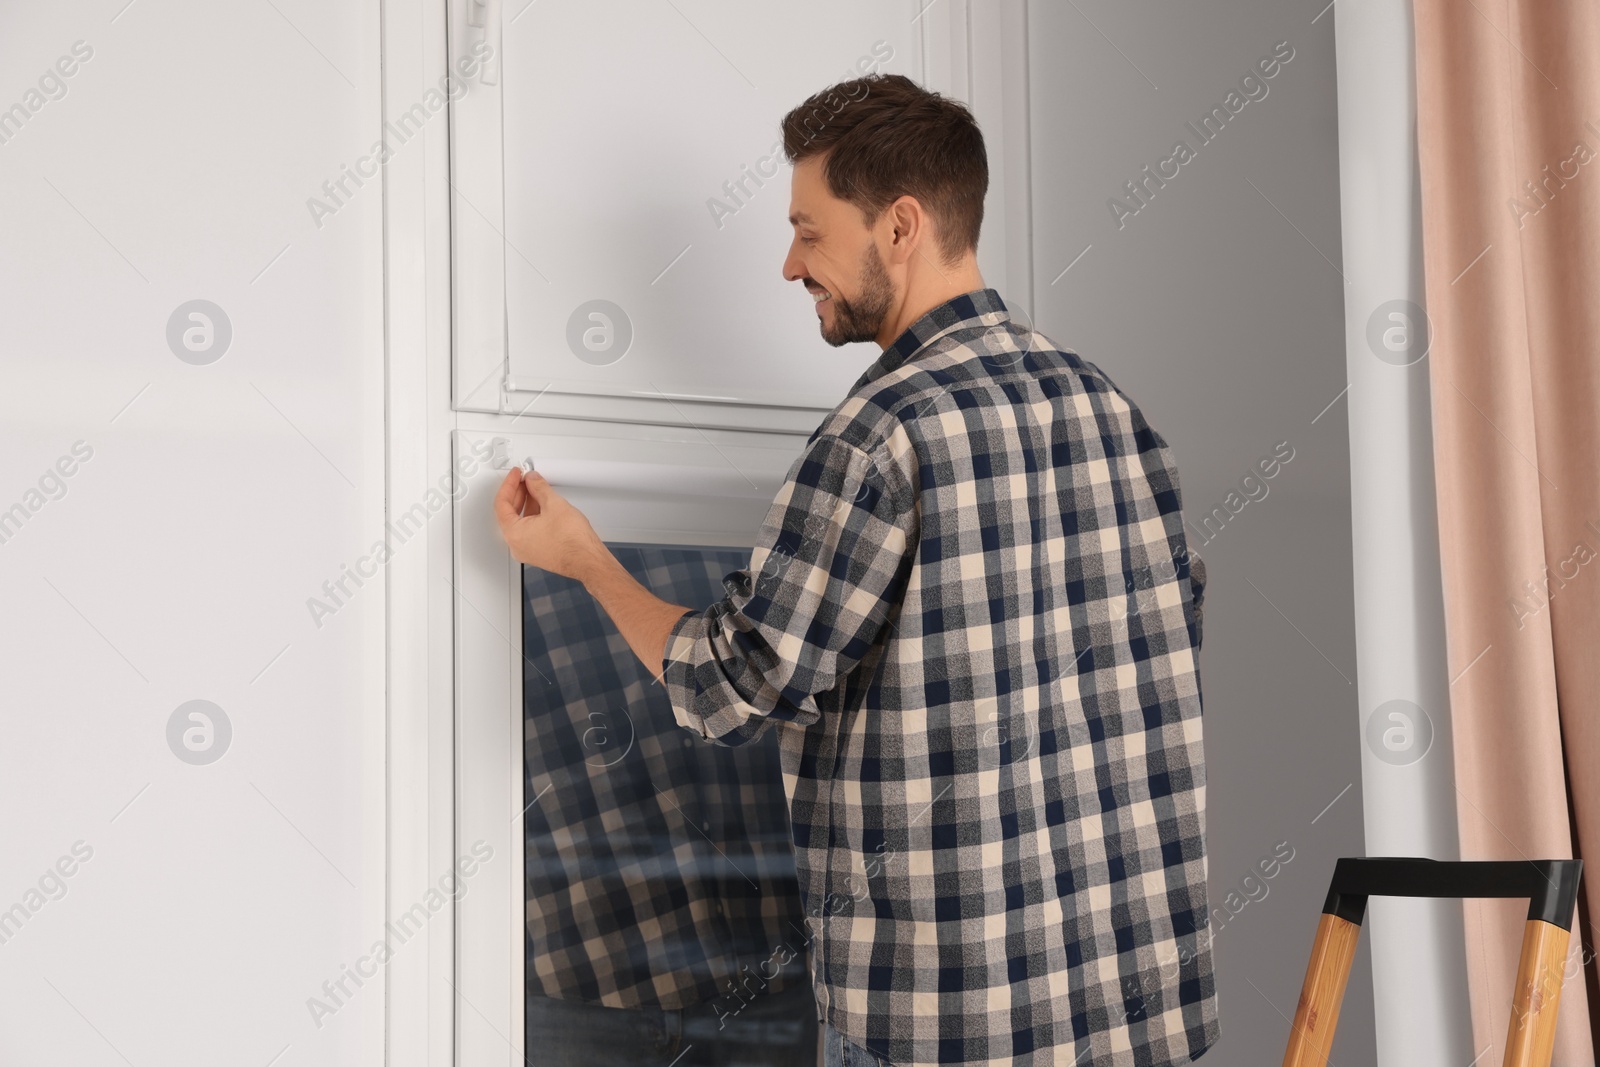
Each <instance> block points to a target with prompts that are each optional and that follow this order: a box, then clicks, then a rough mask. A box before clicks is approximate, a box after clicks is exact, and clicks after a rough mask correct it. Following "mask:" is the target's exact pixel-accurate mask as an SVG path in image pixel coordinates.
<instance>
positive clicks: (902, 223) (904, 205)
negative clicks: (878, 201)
mask: <svg viewBox="0 0 1600 1067" xmlns="http://www.w3.org/2000/svg"><path fill="white" fill-rule="evenodd" d="M887 210H888V213H889V223H890V226H889V229H890V231H891V237H890V242H889V247H890V259H891V261H892V262H895V263H904V262H906V261H907V260H909V259H910V258H911V255H912V253H913V252H914V251H915V250H916V247H917V245H918V244H919V243H921V242H922V240H923V239H924V237H925V236H926V234H925V230H926V228H927V215H926V214H924V213H923V210H922V205H921V204H919V203H917V200H916V197H913V196H909V195H907V196H902V197H901V198H900V199H898V200H896V201H895V202H894V203H892V204H890V205H889V207H888V209H887Z"/></svg>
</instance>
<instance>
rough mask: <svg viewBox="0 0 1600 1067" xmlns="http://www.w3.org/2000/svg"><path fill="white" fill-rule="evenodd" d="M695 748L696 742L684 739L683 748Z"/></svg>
mask: <svg viewBox="0 0 1600 1067" xmlns="http://www.w3.org/2000/svg"><path fill="white" fill-rule="evenodd" d="M693 746H694V742H693V741H691V740H689V739H688V738H687V737H685V738H684V739H683V747H684V748H692V747H693Z"/></svg>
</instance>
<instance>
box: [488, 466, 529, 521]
mask: <svg viewBox="0 0 1600 1067" xmlns="http://www.w3.org/2000/svg"><path fill="white" fill-rule="evenodd" d="M521 473H522V472H521V471H519V470H510V471H507V472H506V477H505V481H503V482H501V483H500V491H499V492H497V493H496V494H495V495H494V513H495V517H496V518H498V519H499V520H500V525H501V526H502V527H505V526H509V525H510V524H511V523H513V522H515V521H516V520H517V519H518V518H520V517H521V515H522V510H523V507H524V505H525V504H526V503H527V500H528V491H527V489H525V488H524V487H523V484H522V478H521V477H520V475H521Z"/></svg>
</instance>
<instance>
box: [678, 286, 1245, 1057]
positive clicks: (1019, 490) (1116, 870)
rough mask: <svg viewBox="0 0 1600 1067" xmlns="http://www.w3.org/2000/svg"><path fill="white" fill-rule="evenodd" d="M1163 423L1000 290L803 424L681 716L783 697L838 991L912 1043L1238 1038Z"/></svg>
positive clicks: (909, 338)
mask: <svg viewBox="0 0 1600 1067" xmlns="http://www.w3.org/2000/svg"><path fill="white" fill-rule="evenodd" d="M1194 560H1195V557H1192V556H1191V555H1190V554H1189V552H1188V549H1187V545H1186V541H1185V537H1184V531H1183V521H1182V516H1181V513H1180V497H1179V487H1178V477H1177V471H1176V469H1175V468H1174V465H1173V459H1172V455H1171V453H1170V451H1169V450H1168V447H1167V444H1166V442H1165V441H1164V440H1163V439H1162V438H1161V437H1160V435H1159V434H1157V433H1156V432H1155V430H1154V429H1152V428H1151V426H1150V425H1149V424H1148V423H1147V422H1146V421H1145V419H1144V416H1143V415H1142V414H1141V413H1140V411H1139V409H1138V408H1137V407H1136V406H1135V405H1134V404H1133V402H1132V401H1131V400H1130V399H1128V397H1127V396H1126V395H1124V394H1123V393H1122V391H1121V390H1120V389H1118V388H1117V386H1116V385H1115V384H1113V383H1112V381H1111V380H1110V379H1109V378H1108V377H1107V376H1106V375H1105V374H1104V373H1103V372H1102V371H1101V370H1100V369H1099V368H1098V367H1096V366H1095V365H1094V364H1092V363H1089V362H1086V361H1085V360H1083V359H1081V358H1079V357H1078V356H1077V355H1076V354H1074V353H1072V352H1068V351H1063V350H1062V349H1060V348H1058V347H1057V346H1056V345H1055V344H1054V343H1053V342H1051V341H1050V340H1049V339H1048V338H1046V337H1044V336H1043V335H1041V334H1039V333H1038V332H1036V331H1034V330H1031V329H1029V328H1027V327H1026V326H1024V325H1022V324H1020V323H1018V322H1016V321H1014V320H1012V319H1011V317H1010V315H1009V314H1008V312H1007V310H1006V306H1005V304H1004V303H1003V302H1002V301H1001V299H1000V296H999V294H998V293H996V292H995V291H994V290H992V289H983V290H977V291H974V292H971V293H967V294H965V295H963V296H960V297H957V298H955V299H953V300H951V301H949V302H947V303H945V304H942V305H940V306H939V307H936V308H934V309H933V310H932V311H930V312H928V313H927V314H926V315H925V316H923V317H922V318H921V319H919V320H918V321H917V322H915V323H914V324H912V326H911V327H910V328H908V329H907V330H906V331H905V332H904V333H903V334H902V335H901V337H900V338H899V339H898V340H897V341H896V342H895V343H894V344H893V345H892V346H891V347H890V348H889V349H887V350H886V351H885V352H884V353H883V354H882V355H881V357H880V358H879V359H878V360H877V361H876V362H875V363H874V364H873V365H872V366H871V367H870V368H869V369H868V370H867V371H866V372H865V373H864V374H863V375H862V376H861V377H860V379H859V380H858V381H857V382H856V384H855V385H854V386H852V388H851V391H850V394H849V396H848V397H847V398H846V399H845V400H844V402H843V403H841V404H840V405H839V406H838V407H837V408H835V409H834V411H833V412H832V413H831V414H830V415H829V416H828V417H827V418H826V419H825V420H824V421H823V423H822V424H821V425H820V426H819V427H818V428H817V430H816V432H815V433H814V434H813V435H812V436H811V438H810V441H809V443H808V444H807V446H806V447H805V449H804V450H803V452H802V454H801V456H800V457H799V458H798V459H797V460H796V461H795V463H794V465H793V467H792V468H791V470H790V472H789V477H788V480H787V483H786V484H785V485H784V486H783V488H782V489H781V490H780V491H779V493H778V496H777V498H776V499H775V500H774V501H773V504H772V507H771V510H770V511H769V512H768V515H767V518H766V521H765V523H764V524H763V528H762V530H761V533H760V536H759V538H758V541H757V545H756V548H755V550H754V551H753V552H752V553H751V556H750V560H749V565H748V568H747V569H746V570H744V571H742V572H738V573H735V574H731V575H729V576H728V579H727V582H728V583H729V584H730V587H731V588H733V592H731V593H730V595H729V596H727V597H725V598H723V599H722V600H720V601H719V602H717V603H714V604H712V605H711V606H710V607H709V608H706V609H705V610H701V611H690V612H686V613H685V614H684V615H683V616H682V617H681V618H679V620H678V621H677V622H676V623H675V624H674V626H673V629H672V631H671V634H670V637H669V640H668V643H667V649H666V657H665V661H664V663H663V670H664V681H665V684H666V686H667V688H668V691H669V693H670V695H671V698H672V707H673V711H674V714H675V715H676V718H677V721H678V722H679V723H680V724H681V725H683V726H684V727H686V728H688V729H689V730H691V731H693V732H695V733H698V734H700V735H702V736H704V737H706V738H708V739H710V740H714V741H717V742H719V743H721V744H724V745H739V744H742V743H745V742H748V741H750V740H753V739H755V738H756V737H757V736H759V735H760V734H762V732H763V731H764V729H765V728H766V727H767V726H768V725H769V724H771V723H774V722H776V723H778V724H780V725H779V730H778V733H779V736H780V749H781V754H782V766H783V776H784V787H785V790H786V792H787V794H788V796H789V801H790V815H791V823H792V828H793V833H794V841H795V846H796V862H797V866H798V870H799V877H800V890H801V896H802V899H803V901H804V905H805V909H806V916H807V919H806V921H807V924H808V926H809V928H810V929H811V930H812V932H813V934H814V937H815V944H814V946H813V948H814V963H813V981H814V985H815V990H816V994H817V999H818V1004H819V1010H820V1012H821V1014H822V1016H823V1017H825V1018H826V1019H827V1020H828V1021H829V1022H831V1023H832V1024H833V1026H834V1027H835V1028H836V1029H838V1030H839V1031H840V1032H841V1033H843V1034H844V1035H845V1036H846V1037H848V1038H850V1039H851V1040H852V1041H854V1042H856V1043H857V1044H860V1045H863V1046H865V1047H866V1048H868V1049H869V1050H871V1051H873V1052H876V1053H878V1054H879V1055H881V1056H884V1057H886V1058H887V1059H888V1061H889V1062H890V1063H892V1064H895V1065H910V1064H933V1063H941V1064H978V1063H1011V1064H1044V1063H1052V1064H1055V1063H1059V1064H1080V1065H1081V1064H1085V1063H1094V1064H1096V1065H1097V1067H1103V1065H1115V1067H1132V1065H1133V1064H1140V1065H1146V1067H1165V1065H1168V1064H1180V1063H1186V1062H1188V1061H1189V1060H1191V1059H1193V1058H1195V1057H1197V1056H1199V1055H1200V1053H1201V1052H1203V1051H1204V1050H1205V1049H1207V1048H1209V1047H1210V1046H1211V1045H1212V1044H1213V1043H1214V1042H1215V1041H1216V1039H1217V1036H1218V1033H1219V1028H1218V1023H1217V1014H1216V992H1215V984H1214V980H1213V975H1212V957H1211V951H1210V937H1209V932H1208V930H1207V929H1206V927H1207V922H1208V911H1207V900H1206V851H1205V767H1204V760H1203V755H1202V747H1201V699H1200V677H1199V670H1198V663H1197V652H1198V648H1199V637H1200V633H1199V614H1198V611H1197V610H1196V607H1197V605H1198V603H1199V601H1200V599H1201V596H1202V586H1201V583H1202V582H1203V571H1202V570H1201V569H1200V568H1199V567H1191V563H1192V562H1194Z"/></svg>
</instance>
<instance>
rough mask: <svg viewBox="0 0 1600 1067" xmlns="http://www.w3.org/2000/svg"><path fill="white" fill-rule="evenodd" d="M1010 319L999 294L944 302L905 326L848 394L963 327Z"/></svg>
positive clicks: (983, 292) (975, 292) (965, 296)
mask: <svg viewBox="0 0 1600 1067" xmlns="http://www.w3.org/2000/svg"><path fill="white" fill-rule="evenodd" d="M1010 318H1011V312H1010V310H1009V309H1008V308H1007V307H1006V304H1005V301H1004V300H1001V299H1000V294H999V293H998V292H996V291H995V290H993V289H974V290H973V291H972V292H970V293H962V294H961V295H960V296H957V297H953V298H951V299H949V300H946V301H945V302H944V303H942V304H940V305H938V306H937V307H935V308H933V309H931V310H930V311H929V312H928V313H927V314H925V315H923V316H922V317H921V318H920V319H918V320H917V321H916V322H913V323H912V324H911V325H910V326H907V327H906V329H905V332H904V333H902V334H901V335H900V336H899V337H898V338H896V339H895V342H894V344H892V345H890V346H889V347H888V348H886V349H884V350H883V354H882V355H881V356H879V357H878V358H877V359H876V360H874V361H873V363H872V366H870V367H868V368H867V369H866V372H865V373H864V374H862V375H861V377H860V378H858V379H856V383H855V385H853V386H851V389H850V391H851V392H855V391H856V390H857V389H859V388H861V387H862V386H863V385H866V384H867V383H868V382H871V381H874V380H875V379H878V378H881V377H883V376H884V375H885V374H888V373H889V372H890V371H892V370H894V369H896V368H897V367H899V366H901V365H902V364H904V363H906V362H907V361H909V360H912V359H915V358H916V357H917V355H918V354H919V353H921V352H922V351H923V350H924V349H926V348H927V347H928V346H929V345H931V344H932V343H933V342H934V341H936V340H938V339H939V338H940V337H943V336H944V335H945V334H947V333H949V332H950V331H952V330H954V329H957V328H959V327H961V326H966V325H981V326H994V325H996V324H998V323H1002V322H1006V321H1008V320H1009V319H1010Z"/></svg>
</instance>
